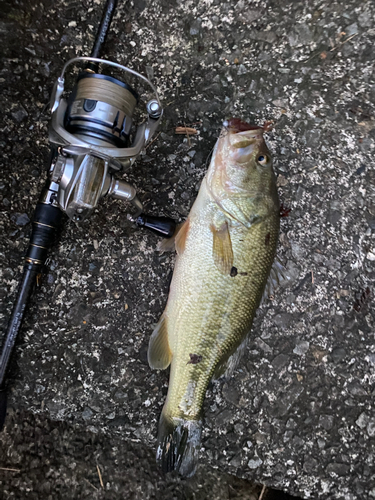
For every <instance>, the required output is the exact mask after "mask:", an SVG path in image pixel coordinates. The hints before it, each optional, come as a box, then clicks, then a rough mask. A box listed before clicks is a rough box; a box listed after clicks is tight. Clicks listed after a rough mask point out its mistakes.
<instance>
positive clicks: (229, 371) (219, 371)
mask: <svg viewBox="0 0 375 500" xmlns="http://www.w3.org/2000/svg"><path fill="white" fill-rule="evenodd" d="M248 343H249V335H246V336H245V338H244V339H243V341H242V342H241V344H240V345H239V346H238V347H237V349H236V350H235V351H234V352H233V353H232V354H231V355H230V356H229V357H228V358H226V359H224V360H223V361H222V362H221V363H219V364H218V365H217V367H216V369H215V372H214V375H213V378H215V379H218V378H220V377H221V376H222V375H224V377H225V378H230V377H231V376H232V375H233V372H234V371H235V370H236V368H237V366H238V365H239V362H240V360H241V359H242V357H243V355H244V353H245V351H246V347H247V345H248Z"/></svg>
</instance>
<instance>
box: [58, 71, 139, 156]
mask: <svg viewBox="0 0 375 500" xmlns="http://www.w3.org/2000/svg"><path fill="white" fill-rule="evenodd" d="M138 100H139V96H138V94H137V92H135V90H134V89H132V87H131V86H130V85H128V84H126V83H123V82H121V81H120V80H117V79H116V78H113V77H111V76H107V75H102V74H98V73H81V75H80V76H79V77H78V81H77V85H76V87H75V89H74V90H73V92H72V94H71V96H70V98H69V101H68V109H67V111H66V115H65V123H64V125H65V128H66V130H67V131H68V132H70V133H71V134H74V135H76V136H78V137H80V138H82V139H83V140H86V141H88V142H90V143H91V144H96V145H98V146H106V145H107V146H115V147H119V148H121V147H126V146H127V145H128V144H129V135H130V131H131V127H132V116H133V112H134V109H135V107H136V105H137V104H138Z"/></svg>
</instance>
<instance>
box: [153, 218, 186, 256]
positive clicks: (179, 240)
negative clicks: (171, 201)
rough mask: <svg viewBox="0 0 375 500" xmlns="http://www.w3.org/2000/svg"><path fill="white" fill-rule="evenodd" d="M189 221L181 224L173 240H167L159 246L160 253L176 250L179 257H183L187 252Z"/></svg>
mask: <svg viewBox="0 0 375 500" xmlns="http://www.w3.org/2000/svg"><path fill="white" fill-rule="evenodd" d="M189 226H190V223H189V219H186V221H185V222H182V223H181V224H179V225H178V226H177V228H176V231H175V233H174V235H173V236H172V237H171V238H165V239H164V240H162V241H161V242H160V243H159V245H158V250H159V251H160V252H162V253H163V252H169V251H172V250H174V249H176V251H177V253H178V255H181V254H182V252H183V251H184V250H185V244H186V238H187V235H188V231H189Z"/></svg>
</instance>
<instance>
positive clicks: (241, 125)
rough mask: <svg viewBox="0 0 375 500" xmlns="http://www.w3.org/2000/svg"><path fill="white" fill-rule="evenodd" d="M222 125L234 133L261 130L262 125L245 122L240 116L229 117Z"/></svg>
mask: <svg viewBox="0 0 375 500" xmlns="http://www.w3.org/2000/svg"><path fill="white" fill-rule="evenodd" d="M223 126H224V127H225V128H226V129H228V130H229V131H230V132H232V133H234V134H237V133H238V132H246V131H248V130H263V127H259V125H253V124H251V123H247V122H245V121H243V120H241V119H240V118H230V119H229V120H226V121H225V122H224V123H223Z"/></svg>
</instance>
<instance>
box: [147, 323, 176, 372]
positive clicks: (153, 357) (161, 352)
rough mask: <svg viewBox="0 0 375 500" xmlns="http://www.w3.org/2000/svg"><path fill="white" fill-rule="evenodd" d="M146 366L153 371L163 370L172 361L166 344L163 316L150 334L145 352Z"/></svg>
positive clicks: (165, 328) (166, 332)
mask: <svg viewBox="0 0 375 500" xmlns="http://www.w3.org/2000/svg"><path fill="white" fill-rule="evenodd" d="M147 359H148V364H149V365H150V367H151V368H153V369H154V370H164V369H165V368H167V367H168V366H169V365H170V363H171V360H172V351H171V349H170V347H169V342H168V331H167V322H166V319H165V316H164V314H163V315H162V317H161V318H160V320H159V323H158V324H157V325H156V327H155V330H154V331H153V332H152V335H151V338H150V342H149V344H148V352H147Z"/></svg>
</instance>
